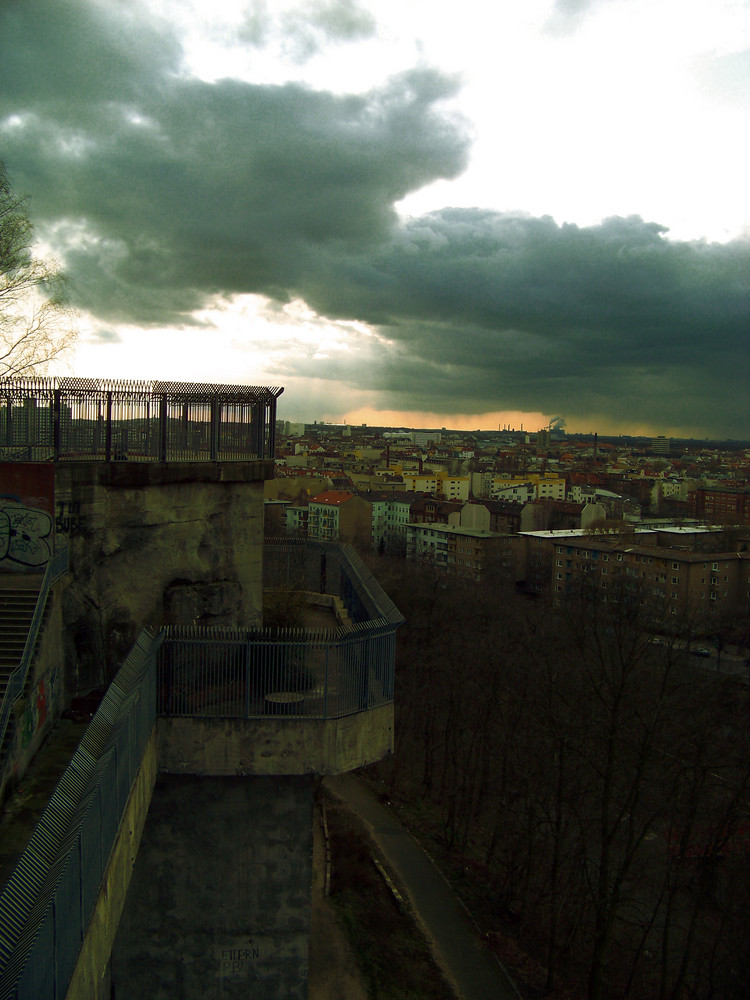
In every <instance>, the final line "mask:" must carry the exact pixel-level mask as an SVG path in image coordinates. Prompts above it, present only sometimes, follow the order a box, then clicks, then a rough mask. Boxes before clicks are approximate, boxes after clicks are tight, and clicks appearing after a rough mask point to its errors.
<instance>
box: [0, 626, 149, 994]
mask: <svg viewBox="0 0 750 1000" xmlns="http://www.w3.org/2000/svg"><path fill="white" fill-rule="evenodd" d="M160 642H161V636H160V635H156V636H155V635H154V633H153V632H152V631H151V630H150V629H145V630H144V631H143V632H142V633H141V636H140V637H139V639H138V641H137V642H136V644H135V646H134V647H133V649H132V650H131V652H130V654H129V655H128V657H127V659H126V660H125V662H124V664H123V665H122V667H121V668H120V670H119V672H118V674H117V676H116V678H115V680H114V681H113V682H112V684H111V685H110V688H109V690H108V691H107V694H106V695H105V697H104V699H103V701H102V702H101V705H100V706H99V709H98V711H97V712H96V714H95V716H94V718H93V719H92V720H91V723H90V725H89V727H88V728H87V730H86V733H85V734H84V737H83V739H82V740H81V743H80V745H79V747H78V749H77V750H76V752H75V754H74V755H73V757H72V759H71V761H70V764H69V765H68V767H67V768H66V770H65V772H64V773H63V776H62V778H61V779H60V781H59V783H58V785H57V788H56V789H55V791H54V793H53V795H52V798H51V799H50V801H49V803H48V805H47V808H46V809H45V811H44V813H43V814H42V817H41V819H40V821H39V823H38V825H37V827H36V830H35V831H34V833H33V835H32V837H31V840H30V841H29V844H28V846H27V848H26V850H25V851H24V853H23V854H22V855H21V858H20V859H19V862H18V864H17V865H16V868H15V871H14V873H13V875H12V876H11V878H10V880H9V881H8V883H7V885H6V886H5V889H4V891H3V893H2V896H0V1000H40V998H49V1000H58V998H63V997H65V995H66V993H67V990H68V985H69V983H70V979H71V976H72V974H73V971H74V969H75V964H76V961H77V959H78V955H79V952H80V949H81V944H82V942H83V940H84V936H85V933H86V928H87V926H88V923H89V920H90V918H91V914H92V912H93V908H94V904H95V902H96V899H97V896H98V894H99V890H100V887H101V881H102V877H103V875H104V872H105V870H106V866H107V863H108V860H109V855H110V852H111V850H112V847H113V845H114V841H115V837H116V834H117V830H118V829H119V826H120V822H121V820H122V816H123V812H124V809H125V806H126V804H127V801H128V798H129V795H130V790H131V788H132V785H133V782H134V780H135V777H136V774H137V772H138V768H139V767H140V764H141V760H142V759H143V754H144V751H145V748H146V744H147V742H148V739H149V737H150V735H151V732H152V730H153V726H154V721H155V718H156V653H157V650H158V647H159V644H160Z"/></svg>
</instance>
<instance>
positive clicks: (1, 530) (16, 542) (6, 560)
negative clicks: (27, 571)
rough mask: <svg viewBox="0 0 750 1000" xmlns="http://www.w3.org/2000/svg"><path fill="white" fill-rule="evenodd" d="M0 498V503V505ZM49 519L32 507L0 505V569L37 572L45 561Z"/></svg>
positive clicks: (47, 560) (50, 529)
mask: <svg viewBox="0 0 750 1000" xmlns="http://www.w3.org/2000/svg"><path fill="white" fill-rule="evenodd" d="M3 499H5V498H2V499H0V504H2V502H3ZM51 534H52V518H51V517H50V516H49V514H47V513H46V512H45V511H43V510H39V509H38V508H36V507H24V506H23V505H21V504H13V503H11V504H9V503H5V505H4V506H0V567H2V568H5V569H23V568H32V569H38V568H40V567H42V566H45V565H46V564H47V563H48V562H49V558H50V555H51V551H50V546H49V542H48V540H47V539H48V538H49V537H50V536H51Z"/></svg>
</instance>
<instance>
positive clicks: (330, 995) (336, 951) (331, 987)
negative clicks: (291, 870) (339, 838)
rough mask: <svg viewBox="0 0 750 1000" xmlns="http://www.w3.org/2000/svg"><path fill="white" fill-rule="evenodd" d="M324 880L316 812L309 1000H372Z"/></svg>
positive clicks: (316, 812) (322, 848)
mask: <svg viewBox="0 0 750 1000" xmlns="http://www.w3.org/2000/svg"><path fill="white" fill-rule="evenodd" d="M324 878H325V848H324V845H323V834H322V831H321V827H320V816H319V813H318V810H317V808H316V810H315V823H314V831H313V892H312V928H311V933H310V971H309V977H308V1000H368V994H367V988H366V986H365V984H364V979H363V977H362V975H361V973H360V971H359V967H358V966H357V962H356V960H355V958H354V956H353V955H352V951H351V948H350V947H349V942H348V941H347V939H346V935H345V934H344V932H343V930H342V929H341V926H340V924H339V922H338V919H337V917H336V911H335V910H334V908H333V905H332V903H331V902H330V900H329V899H328V897H327V896H326V895H325V892H324Z"/></svg>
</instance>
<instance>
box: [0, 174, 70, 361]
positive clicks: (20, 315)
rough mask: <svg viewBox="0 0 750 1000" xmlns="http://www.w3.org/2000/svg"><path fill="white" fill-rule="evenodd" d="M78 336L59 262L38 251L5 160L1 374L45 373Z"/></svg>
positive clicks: (0, 204) (0, 179) (0, 185)
mask: <svg viewBox="0 0 750 1000" xmlns="http://www.w3.org/2000/svg"><path fill="white" fill-rule="evenodd" d="M77 337H78V332H77V329H76V325H75V316H74V314H73V312H72V310H71V309H70V308H69V307H68V305H67V299H66V295H65V278H64V276H63V274H62V272H61V271H60V268H59V267H58V266H57V264H56V263H55V262H54V261H52V260H48V259H45V258H43V257H39V256H37V255H35V252H34V227H33V225H32V223H31V220H30V219H29V215H28V212H27V209H26V199H25V198H21V197H18V196H17V195H15V194H14V193H13V190H12V188H11V186H10V182H9V180H8V175H7V172H6V170H5V165H4V164H3V162H2V161H1V160H0V379H8V378H17V377H19V376H28V375H33V374H41V373H43V372H45V371H46V370H47V366H48V365H49V364H50V362H52V361H54V360H55V359H57V358H60V357H64V356H65V355H66V354H67V353H68V352H69V351H70V350H71V348H72V347H73V346H74V344H75V342H76V340H77Z"/></svg>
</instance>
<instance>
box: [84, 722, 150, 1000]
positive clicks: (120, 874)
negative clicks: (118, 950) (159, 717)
mask: <svg viewBox="0 0 750 1000" xmlns="http://www.w3.org/2000/svg"><path fill="white" fill-rule="evenodd" d="M156 740H157V735H156V727H154V729H153V730H152V732H151V736H150V738H149V741H148V743H147V744H146V749H145V751H144V754H143V760H142V761H141V766H140V768H139V770H138V773H137V775H136V777H135V781H134V782H133V787H132V788H131V789H130V797H129V798H128V802H127V805H126V806H125V811H124V813H123V816H122V822H121V823H120V828H119V830H118V831H117V836H116V837H115V842H114V845H113V847H112V852H111V854H110V856H109V861H108V863H107V868H106V871H105V873H104V878H103V879H102V885H101V888H100V890H99V895H98V897H97V900H96V903H95V905H94V912H93V913H92V915H91V920H90V921H89V925H88V927H87V928H86V936H85V938H84V940H83V944H82V945H81V951H80V953H79V955H78V961H77V962H76V967H75V969H74V970H73V976H72V977H71V980H70V985H69V986H68V992H67V994H66V1000H109V997H110V994H111V990H110V984H109V976H108V974H107V973H108V970H109V957H110V955H111V953H112V945H113V944H114V940H115V934H116V933H117V926H118V924H119V922H120V914H121V913H122V909H123V906H124V905H125V897H126V896H127V894H128V886H129V885H130V878H131V875H132V873H133V866H134V864H135V857H136V854H137V853H138V846H139V844H140V842H141V834H142V833H143V827H144V825H145V823H146V816H147V814H148V807H149V805H150V804H151V796H152V794H153V791H154V783H155V781H156V768H157V750H156Z"/></svg>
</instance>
